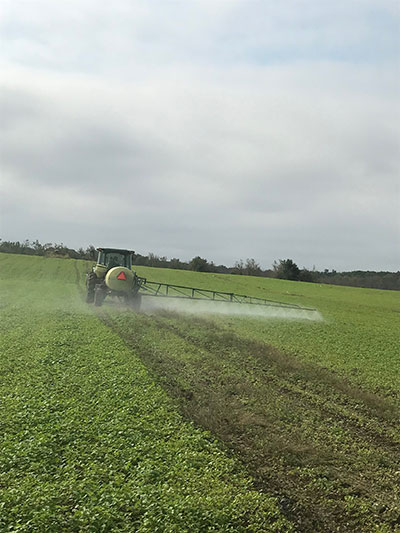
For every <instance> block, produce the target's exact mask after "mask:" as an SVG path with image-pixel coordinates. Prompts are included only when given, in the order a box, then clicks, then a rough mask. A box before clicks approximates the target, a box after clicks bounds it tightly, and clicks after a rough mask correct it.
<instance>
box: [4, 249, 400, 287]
mask: <svg viewBox="0 0 400 533" xmlns="http://www.w3.org/2000/svg"><path fill="white" fill-rule="evenodd" d="M0 252H7V253H14V254H26V255H41V256H44V257H62V258H72V259H86V260H90V261H94V260H96V258H97V251H96V248H95V247H94V246H92V245H90V246H88V247H87V248H79V249H78V250H74V249H73V248H68V247H67V246H65V245H64V244H62V243H61V244H56V243H54V244H53V243H46V244H41V243H40V242H39V241H38V240H36V241H29V240H25V241H23V242H19V241H16V242H12V241H3V240H1V239H0ZM133 264H134V265H142V266H151V267H158V268H174V269H179V270H194V271H196V272H214V273H218V274H236V275H246V276H261V277H267V278H279V279H286V280H292V281H306V282H309V283H329V284H333V285H347V286H351V287H364V288H371V289H389V290H400V271H398V272H374V271H363V270H354V271H351V272H336V270H328V269H325V270H324V271H322V272H321V271H318V270H315V269H313V270H308V269H306V268H301V269H300V268H299V267H298V266H297V265H296V263H294V261H293V260H292V259H280V260H279V261H274V263H273V265H272V268H271V269H266V270H263V269H262V268H261V266H260V265H259V264H258V263H257V261H256V260H255V259H252V258H249V259H246V260H243V259H240V260H239V261H236V263H235V265H234V266H233V267H227V266H225V265H216V264H215V263H213V262H212V261H208V260H207V259H204V258H202V257H200V256H196V257H193V259H191V260H190V261H187V262H186V261H181V260H180V259H178V258H176V257H174V258H172V259H168V258H167V257H165V256H158V255H156V254H153V253H149V254H148V255H141V254H135V255H134V257H133Z"/></svg>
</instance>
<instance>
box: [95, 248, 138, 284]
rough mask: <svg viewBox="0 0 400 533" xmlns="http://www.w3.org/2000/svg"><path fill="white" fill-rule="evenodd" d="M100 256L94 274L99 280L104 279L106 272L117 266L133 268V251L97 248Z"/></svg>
mask: <svg viewBox="0 0 400 533" xmlns="http://www.w3.org/2000/svg"><path fill="white" fill-rule="evenodd" d="M97 251H98V252H99V255H98V257H97V264H96V266H95V268H94V272H95V274H96V276H97V277H98V278H102V277H104V275H105V274H106V272H107V271H108V270H110V269H111V268H114V267H116V266H122V267H126V268H129V270H131V268H132V255H133V254H134V253H135V252H133V251H132V250H120V249H119V248H97Z"/></svg>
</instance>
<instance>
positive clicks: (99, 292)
mask: <svg viewBox="0 0 400 533" xmlns="http://www.w3.org/2000/svg"><path fill="white" fill-rule="evenodd" d="M105 297H106V293H105V290H104V289H102V288H101V287H96V289H95V291H94V305H95V306H96V307H100V306H101V305H103V302H104V298H105Z"/></svg>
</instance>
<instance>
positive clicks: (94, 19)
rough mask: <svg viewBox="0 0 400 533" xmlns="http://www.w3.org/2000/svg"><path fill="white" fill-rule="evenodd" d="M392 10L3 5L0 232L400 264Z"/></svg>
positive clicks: (339, 266) (163, 2) (355, 5)
mask: <svg viewBox="0 0 400 533" xmlns="http://www.w3.org/2000/svg"><path fill="white" fill-rule="evenodd" d="M399 6H400V3H399V1H398V0H393V1H391V0H335V1H333V0H325V1H324V0H304V1H301V0H282V1H281V2H277V1H275V0H274V1H272V0H271V1H270V0H259V1H258V0H197V1H195V0H179V1H178V0H177V1H168V0H158V1H157V0H146V1H144V0H142V1H138V0H136V1H135V0H113V2H102V1H100V2H99V1H95V0H68V1H63V0H58V1H56V2H55V1H54V0H1V1H0V11H1V63H0V68H1V72H2V74H1V85H2V90H1V101H2V102H1V130H2V131H1V141H0V142H1V189H2V191H1V196H0V201H1V205H0V208H1V228H0V237H1V238H3V239H4V240H23V239H25V238H29V239H39V240H40V241H41V242H43V243H44V242H58V243H59V242H64V244H66V245H68V246H71V247H76V248H77V247H79V246H87V245H88V244H94V245H95V246H116V247H124V248H125V247H126V248H132V249H134V250H136V251H137V252H139V253H141V254H147V253H148V252H150V251H151V252H154V253H156V254H159V255H166V256H168V257H179V258H180V259H182V260H187V259H190V258H192V257H193V256H195V255H201V256H202V257H205V258H207V259H208V260H213V261H214V262H215V263H217V264H219V263H223V264H226V265H233V263H234V262H235V261H236V260H238V259H240V258H243V259H246V258H247V257H254V258H255V259H256V260H257V261H258V262H259V263H261V265H262V266H263V267H264V268H269V267H270V266H271V264H272V262H273V261H274V260H275V259H286V258H291V259H293V260H294V261H295V262H296V263H297V264H298V265H299V266H300V267H303V266H305V267H308V268H312V267H313V265H315V266H316V268H317V269H324V268H329V269H330V268H335V269H336V270H352V269H363V270H366V269H370V270H396V271H397V270H400V177H399V176H400V172H399V170H400V164H399V154H400V127H399V125H400V105H399V95H400V64H399V56H400V41H399V35H400V12H399V10H400V8H399Z"/></svg>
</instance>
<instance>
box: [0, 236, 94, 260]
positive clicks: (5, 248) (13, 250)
mask: <svg viewBox="0 0 400 533" xmlns="http://www.w3.org/2000/svg"><path fill="white" fill-rule="evenodd" d="M0 252H6V253H9V254H24V255H41V256H44V257H62V258H66V259H67V258H68V259H69V258H70V259H88V260H90V261H94V260H95V259H96V258H97V251H96V248H95V247H94V246H92V245H90V246H88V247H87V248H85V249H84V248H79V250H78V251H76V250H74V249H73V248H68V247H67V246H65V245H64V244H62V243H61V244H53V243H51V242H47V243H46V244H41V243H40V242H39V241H38V240H36V241H29V240H28V239H26V240H25V241H23V242H19V241H15V242H13V241H3V240H2V239H0Z"/></svg>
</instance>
